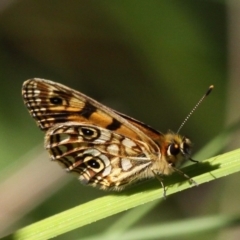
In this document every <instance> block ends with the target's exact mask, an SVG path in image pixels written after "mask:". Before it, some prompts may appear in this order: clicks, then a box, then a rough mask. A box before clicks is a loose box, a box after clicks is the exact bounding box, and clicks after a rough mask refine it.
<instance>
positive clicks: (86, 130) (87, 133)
mask: <svg viewBox="0 0 240 240" xmlns="http://www.w3.org/2000/svg"><path fill="white" fill-rule="evenodd" d="M82 133H83V134H84V135H85V136H88V137H91V136H92V135H93V134H94V131H93V130H92V129H89V128H82Z"/></svg>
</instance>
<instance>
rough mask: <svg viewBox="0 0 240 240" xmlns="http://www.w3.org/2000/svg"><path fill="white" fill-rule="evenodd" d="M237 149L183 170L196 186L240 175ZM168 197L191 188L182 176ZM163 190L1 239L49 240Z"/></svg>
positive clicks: (132, 194) (153, 184)
mask: <svg viewBox="0 0 240 240" xmlns="http://www.w3.org/2000/svg"><path fill="white" fill-rule="evenodd" d="M239 159H240V149H237V150H234V151H231V152H228V153H226V154H222V155H219V156H216V157H213V158H211V159H208V160H205V161H203V162H202V163H199V164H193V165H191V166H188V167H186V168H184V169H183V171H184V172H185V173H187V174H188V175H189V176H190V177H193V178H194V180H195V181H196V182H197V183H198V184H202V183H205V182H209V181H212V180H214V179H217V178H220V177H224V176H227V175H229V174H232V173H236V172H238V171H240V160H239ZM165 184H166V186H167V188H168V189H167V195H170V194H173V193H176V192H179V191H182V190H185V189H188V188H190V187H192V185H190V184H189V183H188V182H187V181H185V180H184V179H183V177H182V176H179V175H178V174H173V176H171V177H168V178H166V181H165ZM162 197H163V190H162V188H160V184H159V182H157V181H149V182H147V183H145V184H141V185H139V186H136V187H134V188H132V189H129V190H127V191H124V192H121V193H115V194H109V195H107V196H104V197H102V198H98V199H96V200H93V201H91V202H88V203H85V204H82V205H80V206H77V207H74V208H72V209H69V210H67V211H64V212H62V213H59V214H57V215H54V216H52V217H49V218H47V219H44V220H42V221H39V222H37V223H34V224H32V225H29V226H27V227H24V228H22V229H20V230H18V231H16V232H15V233H13V234H12V235H10V236H8V237H6V238H4V239H24V240H27V239H35V240H37V239H49V238H52V237H55V236H57V235H60V234H63V233H66V232H69V231H71V230H74V229H76V228H79V227H81V226H85V225H87V224H90V223H93V222H96V221H98V220H100V219H103V218H106V217H108V216H111V215H114V214H116V213H119V212H122V211H125V210H128V209H131V208H134V207H136V206H139V205H141V204H144V203H147V202H150V201H153V200H156V199H160V198H162Z"/></svg>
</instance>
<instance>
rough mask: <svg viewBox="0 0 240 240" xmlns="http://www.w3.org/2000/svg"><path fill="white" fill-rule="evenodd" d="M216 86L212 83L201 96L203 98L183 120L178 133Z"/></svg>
mask: <svg viewBox="0 0 240 240" xmlns="http://www.w3.org/2000/svg"><path fill="white" fill-rule="evenodd" d="M213 88H214V86H213V85H211V86H209V88H208V90H207V92H206V93H205V94H204V95H203V96H202V97H201V99H200V100H199V101H198V103H197V104H196V105H195V107H194V108H193V109H192V110H191V112H190V113H189V114H188V115H187V117H186V118H185V119H184V120H183V122H182V124H181V125H180V127H179V128H178V130H177V133H179V132H180V130H181V129H182V127H183V126H184V124H185V123H186V122H187V121H188V119H189V118H190V116H191V115H192V114H193V113H194V112H195V110H196V109H197V108H198V106H199V105H200V104H201V103H202V101H203V100H204V99H205V98H206V97H207V96H208V95H209V94H210V93H211V91H212V90H213Z"/></svg>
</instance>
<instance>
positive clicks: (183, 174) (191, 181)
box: [172, 167, 198, 187]
mask: <svg viewBox="0 0 240 240" xmlns="http://www.w3.org/2000/svg"><path fill="white" fill-rule="evenodd" d="M172 168H173V170H174V171H175V172H177V173H178V174H180V175H182V176H184V177H185V178H187V180H188V181H189V182H190V184H194V185H195V186H196V187H197V186H198V184H197V182H196V181H194V180H193V179H192V178H190V177H189V176H188V175H187V174H186V173H184V172H182V171H181V170H179V169H177V168H175V167H172Z"/></svg>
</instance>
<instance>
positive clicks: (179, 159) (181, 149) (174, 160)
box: [164, 133, 192, 167]
mask: <svg viewBox="0 0 240 240" xmlns="http://www.w3.org/2000/svg"><path fill="white" fill-rule="evenodd" d="M165 143H166V145H165V146H164V148H165V149H164V152H165V156H166V160H167V162H168V163H169V164H170V165H171V166H173V167H179V166H180V165H181V164H182V163H183V162H184V161H185V160H187V159H190V154H191V149H192V143H191V141H190V139H189V138H187V137H183V136H180V135H178V134H174V133H168V134H166V135H165Z"/></svg>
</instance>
